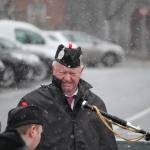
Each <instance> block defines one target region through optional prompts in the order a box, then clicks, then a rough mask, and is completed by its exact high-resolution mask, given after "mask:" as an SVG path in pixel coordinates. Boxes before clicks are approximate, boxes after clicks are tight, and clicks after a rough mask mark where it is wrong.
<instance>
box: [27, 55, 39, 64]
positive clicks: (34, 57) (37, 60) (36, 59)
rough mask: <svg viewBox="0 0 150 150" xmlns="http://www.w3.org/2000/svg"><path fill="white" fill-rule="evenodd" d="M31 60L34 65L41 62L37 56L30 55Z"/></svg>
mask: <svg viewBox="0 0 150 150" xmlns="http://www.w3.org/2000/svg"><path fill="white" fill-rule="evenodd" d="M29 60H30V61H31V62H33V63H38V62H39V61H40V59H39V57H37V56H35V55H32V54H31V55H29Z"/></svg>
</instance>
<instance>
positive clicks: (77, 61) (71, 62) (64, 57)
mask: <svg viewBox="0 0 150 150" xmlns="http://www.w3.org/2000/svg"><path fill="white" fill-rule="evenodd" d="M82 57H83V55H82V51H81V47H78V48H72V44H69V47H68V48H67V47H65V46H64V45H62V44H60V45H59V46H58V48H57V51H56V54H55V61H57V62H59V63H60V64H62V65H64V66H66V67H69V68H76V67H78V66H81V65H82V64H83V62H82Z"/></svg>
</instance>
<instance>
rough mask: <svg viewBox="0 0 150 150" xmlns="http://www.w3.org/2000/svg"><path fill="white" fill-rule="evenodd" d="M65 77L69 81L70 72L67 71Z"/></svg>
mask: <svg viewBox="0 0 150 150" xmlns="http://www.w3.org/2000/svg"><path fill="white" fill-rule="evenodd" d="M64 79H65V80H66V81H69V80H70V79H71V75H70V74H69V73H66V74H65V76H64Z"/></svg>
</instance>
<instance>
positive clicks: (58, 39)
mask: <svg viewBox="0 0 150 150" xmlns="http://www.w3.org/2000/svg"><path fill="white" fill-rule="evenodd" d="M43 35H44V36H47V37H48V38H49V40H50V41H51V43H52V45H53V47H54V48H55V49H57V47H58V45H60V44H63V45H64V46H65V47H68V45H69V44H72V47H75V48H77V47H78V46H79V45H77V44H75V43H73V42H70V41H69V40H68V39H66V38H65V37H64V36H63V34H62V33H61V32H59V31H48V30H44V31H43Z"/></svg>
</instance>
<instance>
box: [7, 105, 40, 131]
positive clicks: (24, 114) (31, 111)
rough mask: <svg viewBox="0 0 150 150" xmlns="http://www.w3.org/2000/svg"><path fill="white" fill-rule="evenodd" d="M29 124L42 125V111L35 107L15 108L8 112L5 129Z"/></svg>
mask: <svg viewBox="0 0 150 150" xmlns="http://www.w3.org/2000/svg"><path fill="white" fill-rule="evenodd" d="M29 124H38V125H43V111H42V109H41V108H39V107H37V106H26V107H24V106H21V107H16V108H14V109H12V110H10V111H9V112H8V120H7V128H17V127H20V126H24V125H29Z"/></svg>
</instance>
